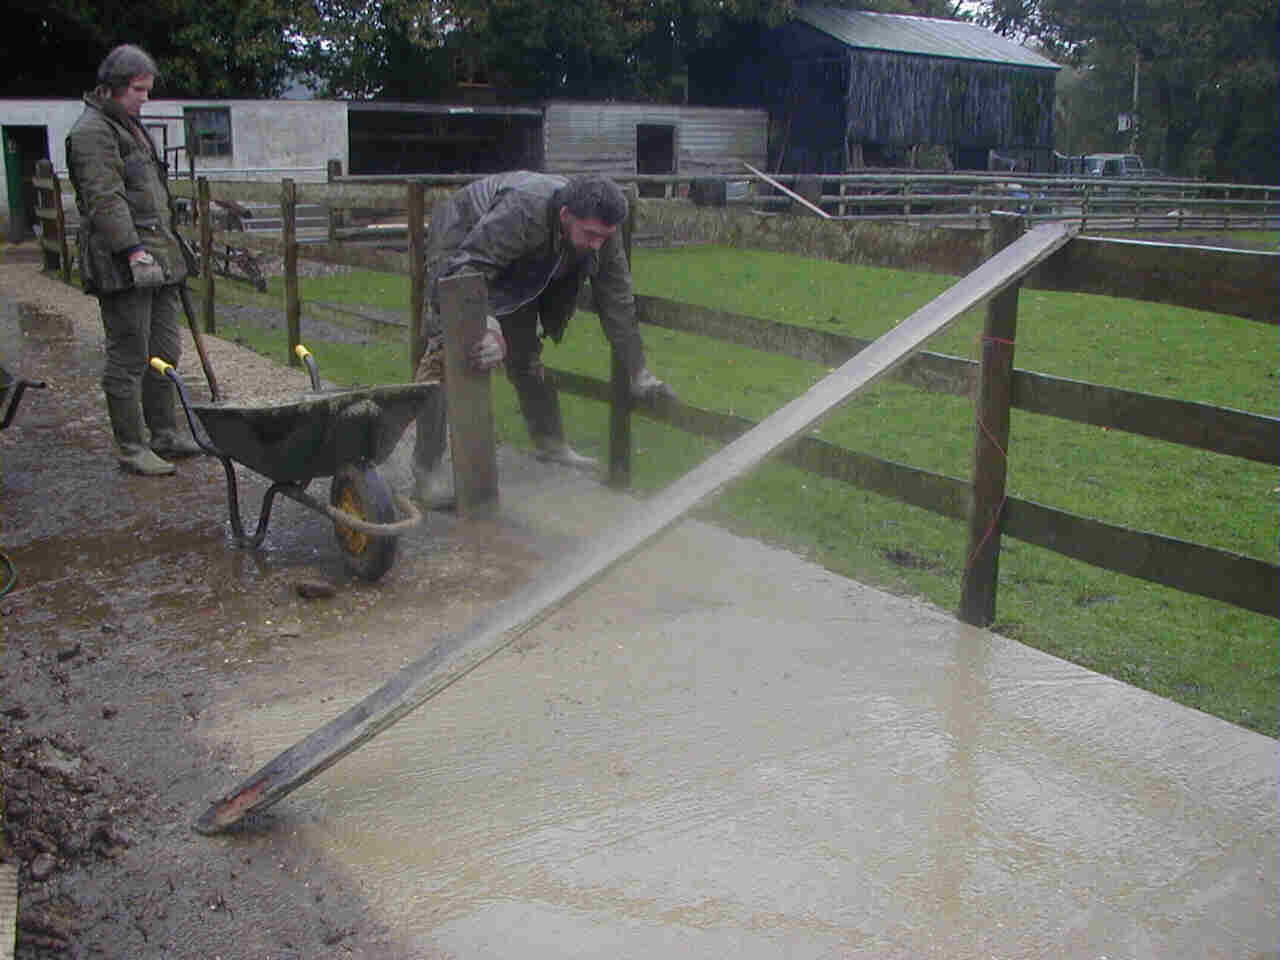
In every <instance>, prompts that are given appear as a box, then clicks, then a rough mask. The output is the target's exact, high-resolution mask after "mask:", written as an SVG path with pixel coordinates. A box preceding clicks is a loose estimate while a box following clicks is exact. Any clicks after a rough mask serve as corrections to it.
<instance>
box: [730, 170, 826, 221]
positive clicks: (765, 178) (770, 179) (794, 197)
mask: <svg viewBox="0 0 1280 960" xmlns="http://www.w3.org/2000/svg"><path fill="white" fill-rule="evenodd" d="M742 165H743V166H744V167H746V168H747V169H748V170H750V171H751V172H752V173H754V174H755V175H756V176H757V177H759V178H760V179H761V180H763V181H764V182H765V183H767V184H769V185H770V186H772V187H777V188H778V189H779V190H781V191H782V192H783V193H785V194H786V195H787V196H788V197H790V198H791V199H792V200H799V201H800V202H801V203H802V204H804V205H805V206H806V207H808V208H809V209H810V210H812V211H813V212H814V213H816V214H817V215H818V216H820V217H821V218H822V219H823V220H830V219H831V214H829V213H827V211H825V210H823V209H822V208H821V207H815V206H814V205H813V204H812V203H810V202H809V201H808V200H806V199H805V198H804V197H802V196H800V194H798V193H796V192H795V191H794V190H789V189H787V188H786V187H784V186H783V185H782V184H780V183H779V182H778V181H777V180H775V179H773V177H771V176H769V175H768V174H767V173H761V172H760V171H759V170H757V169H756V168H755V167H753V166H752V165H751V164H749V163H746V162H745V161H744V162H743V164H742Z"/></svg>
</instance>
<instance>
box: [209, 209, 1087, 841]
mask: <svg viewBox="0 0 1280 960" xmlns="http://www.w3.org/2000/svg"><path fill="white" fill-rule="evenodd" d="M1074 232H1075V230H1074V228H1073V227H1071V226H1068V225H1066V224H1053V225H1046V226H1043V227H1037V228H1036V229H1034V230H1031V231H1030V232H1028V233H1027V234H1025V235H1024V236H1023V237H1022V238H1021V239H1019V240H1018V241H1017V242H1015V243H1013V244H1011V245H1010V246H1008V247H1006V248H1005V249H1004V250H1002V251H1000V252H999V253H998V254H996V255H995V256H994V257H992V258H991V259H990V260H988V261H987V262H986V263H984V264H983V265H982V266H980V267H979V268H978V269H977V270H975V271H973V272H972V273H970V274H969V275H968V276H966V277H964V278H963V279H961V280H960V281H959V282H958V283H956V284H955V285H954V286H953V287H951V288H950V289H949V290H947V291H945V292H944V293H942V294H941V295H939V296H938V297H936V298H934V299H933V300H932V301H930V302H929V303H928V304H926V305H925V306H923V307H921V308H920V309H919V310H917V311H916V312H915V313H913V314H911V316H909V317H907V318H906V319H905V320H903V321H902V322H901V323H899V324H898V325H897V326H895V327H894V328H893V329H892V330H890V331H889V332H888V333H885V334H884V335H883V336H881V337H880V338H879V339H877V340H876V341H875V342H873V343H872V344H871V346H869V347H868V348H867V349H866V350H863V351H862V352H861V353H859V354H858V355H857V356H855V357H853V358H852V359H850V360H849V361H847V362H846V363H845V364H844V365H842V366H841V367H839V368H838V369H837V370H835V371H834V372H833V373H831V374H830V375H828V376H827V377H825V378H824V379H822V380H820V381H819V382H818V383H816V384H814V385H813V386H812V387H811V388H809V390H807V391H806V392H805V393H804V394H802V395H801V396H799V397H797V398H796V399H795V400H792V401H791V402H790V403H788V404H787V405H786V406H784V407H782V408H781V409H779V410H777V411H776V412H774V413H773V414H772V415H770V416H769V417H768V418H766V419H765V420H763V421H761V423H760V424H759V425H758V426H756V427H754V428H753V429H751V430H749V431H748V432H747V433H745V434H743V435H742V436H741V437H739V438H738V439H737V440H735V441H734V442H733V443H731V444H729V445H728V446H726V447H724V448H723V449H721V450H720V451H718V452H717V453H715V454H714V455H712V456H711V457H709V458H707V460H705V461H704V462H703V463H701V464H700V465H699V466H697V467H695V468H694V469H693V470H691V471H690V472H689V473H687V474H685V475H684V476H683V477H681V478H680V479H679V480H677V481H675V482H674V483H673V484H671V485H670V486H669V487H667V488H666V490H664V491H663V492H662V493H661V494H660V495H659V496H657V497H654V498H653V499H652V500H650V501H648V502H647V503H646V504H645V505H644V508H643V509H642V510H641V511H640V512H638V513H637V514H636V515H635V516H634V517H633V518H631V519H629V520H627V521H626V522H624V523H623V524H621V525H619V526H618V527H616V528H613V529H611V530H608V531H606V532H605V533H604V534H602V535H601V536H598V537H596V538H594V539H592V540H590V541H588V542H587V543H586V544H584V545H583V547H582V548H581V549H580V550H578V551H577V552H575V553H573V554H571V555H569V556H568V557H565V558H564V559H563V560H562V561H560V562H558V563H557V564H556V565H555V567H554V568H552V569H548V570H547V571H546V572H545V573H544V574H543V575H542V576H541V577H538V578H537V579H535V580H534V581H532V582H531V583H529V584H528V585H527V586H525V587H524V588H522V589H520V590H519V591H517V592H516V593H515V594H513V595H512V596H510V597H508V598H507V599H506V600H504V601H502V602H501V603H498V604H496V605H495V606H494V607H492V608H491V609H490V610H489V611H488V612H487V613H486V614H484V615H483V616H482V617H480V618H479V619H478V620H476V621H475V622H474V623H472V624H471V625H470V626H469V627H467V628H466V629H464V630H462V631H460V632H458V633H452V634H446V635H445V636H443V637H440V638H438V639H437V640H436V642H435V643H434V644H433V645H432V647H431V649H430V650H429V651H428V652H427V653H426V654H424V655H423V656H422V657H420V658H419V659H418V660H416V661H414V662H413V663H411V664H409V665H408V666H406V667H404V668H403V669H401V670H400V672H399V673H397V674H395V675H394V676H392V677H391V679H390V680H388V681H387V682H386V683H385V684H383V686H382V687H380V688H379V689H377V690H375V691H374V692H373V693H371V694H370V695H369V696H368V697H366V698H365V699H364V700H362V701H361V702H360V703H358V704H356V705H354V706H352V707H350V708H349V709H348V710H347V711H346V712H344V713H342V714H340V715H338V716H337V717H335V718H334V719H333V720H331V721H329V723H327V724H325V725H324V726H323V727H321V728H319V729H318V730H316V731H314V732H313V733H311V734H310V735H309V736H307V737H306V738H304V739H303V740H301V741H299V742H298V743H296V744H295V745H294V746H292V747H290V748H289V749H288V750H285V751H284V752H283V753H281V754H280V755H279V756H277V757H276V758H275V759H274V760H272V761H270V762H269V763H268V764H267V765H266V766H264V767H262V768H261V769H260V770H258V771H257V772H256V773H254V774H253V775H251V776H250V777H249V778H248V779H247V780H245V781H244V782H243V783H241V784H240V785H239V786H237V787H236V788H235V789H233V790H232V791H231V792H230V793H228V794H227V795H225V796H224V797H223V798H221V799H220V800H218V801H216V802H214V803H213V804H212V805H211V806H210V807H209V809H208V810H206V811H205V812H204V814H202V815H201V817H200V818H199V819H198V820H197V821H196V823H195V824H194V828H195V830H196V831H197V832H199V833H204V834H213V833H218V832H220V831H222V830H225V829H227V828H228V827H231V826H232V825H233V824H235V823H237V822H238V821H239V820H240V819H242V818H243V817H244V816H245V815H246V814H250V813H256V812H259V811H262V810H265V809H266V808H268V807H270V806H271V805H272V804H274V803H277V802H278V801H280V800H281V799H283V798H284V797H286V796H288V794H290V793H291V792H292V791H293V790H295V789H297V788H298V787H299V786H301V785H302V784H304V783H306V782H307V781H309V780H311V779H312V778H314V777H315V776H317V775H318V774H320V773H321V772H323V771H324V770H326V769H328V768H329V767H330V766H332V765H333V764H335V763H337V762H338V760H340V759H341V758H342V757H344V756H346V755H347V754H348V753H351V752H352V751H353V750H355V749H357V748H358V747H360V746H361V745H362V744H364V743H366V742H367V741H369V740H370V739H372V738H373V737H375V736H377V735H378V734H379V733H381V732H382V731H383V730H385V729H386V728H387V727H390V726H391V725H392V724H394V723H396V722H397V721H398V720H400V719H402V718H403V717H404V716H405V715H406V714H408V713H410V712H411V711H413V710H415V709H417V708H418V707H419V706H421V705H422V704H423V703H425V702H426V701H427V700H429V699H431V698H432V697H434V696H435V695H436V694H438V693H440V692H441V691H442V690H444V689H446V688H447V687H449V686H451V685H452V684H454V683H456V682H457V681H458V680H460V679H462V678H463V677H465V676H466V675H467V674H469V673H470V672H471V671H472V670H474V669H475V668H476V667H478V666H480V665H481V664H482V663H484V662H486V661H487V660H489V659H490V658H492V657H493V656H495V655H496V654H498V653H499V652H501V651H502V650H504V649H506V648H507V647H508V646H509V645H510V644H512V643H513V642H515V641H516V640H517V639H518V638H520V637H521V636H523V635H524V634H525V633H527V632H528V631H530V630H532V629H533V628H534V627H535V626H537V625H538V624H539V623H541V622H542V621H543V620H545V619H546V618H547V617H549V616H550V615H551V614H552V613H554V612H555V611H556V610H558V609H559V608H560V607H561V606H563V605H564V604H565V603H567V602H568V601H569V600H571V599H572V598H573V597H575V596H577V595H578V594H579V593H581V592H582V591H583V590H585V589H586V588H587V587H589V586H590V585H591V584H593V583H595V582H596V581H597V580H599V579H600V578H601V577H602V576H604V574H605V573H606V572H608V571H609V570H610V569H612V568H613V567H614V566H616V565H617V564H618V563H621V562H622V561H623V560H625V559H626V558H628V557H630V556H631V555H632V554H634V553H636V552H637V551H639V550H640V549H641V548H642V547H643V546H645V544H647V543H649V541H651V540H653V539H654V538H655V537H657V536H658V535H659V534H661V533H662V532H663V531H664V530H666V529H667V528H668V527H670V526H671V525H672V524H674V523H675V522H676V521H677V520H679V519H680V518H681V517H683V516H684V515H685V514H687V513H688V512H689V511H690V510H692V509H693V508H694V507H696V506H697V505H698V504H700V503H701V502H703V501H704V500H706V499H707V498H708V497H710V496H712V495H713V494H715V493H716V492H718V491H719V490H720V489H721V488H722V487H724V486H725V485H726V484H727V483H729V482H731V481H732V480H735V479H736V478H738V477H740V476H742V475H743V474H745V473H746V472H747V471H749V470H751V469H752V468H754V467H756V466H758V465H759V464H760V463H761V462H763V461H764V460H765V459H766V458H767V457H769V456H770V455H772V454H774V453H776V452H778V451H779V450H780V449H781V448H783V447H784V446H786V445H787V444H788V443H790V442H792V441H794V440H796V439H797V438H798V437H800V436H801V435H802V434H804V433H805V432H807V431H808V430H810V429H812V428H813V427H814V426H815V425H816V424H817V423H818V422H819V421H820V420H822V419H823V418H825V417H826V416H828V415H830V414H831V413H833V412H834V411H835V410H836V409H837V408H838V407H840V406H841V405H842V404H843V403H845V402H846V401H847V400H849V399H850V398H851V397H852V396H854V395H855V394H857V393H858V392H860V391H862V390H864V389H866V388H867V387H869V386H871V385H872V384H873V383H876V382H877V381H879V380H881V379H882V378H883V377H885V376H886V375H887V374H888V373H889V372H890V371H892V370H893V369H894V368H895V367H897V366H898V365H900V364H901V363H903V361H905V360H906V359H907V358H908V357H909V356H910V355H911V354H912V353H914V352H916V351H917V350H919V349H920V347H921V346H922V345H923V344H924V343H925V341H926V340H928V339H929V337H931V336H933V335H934V334H936V333H938V332H939V331H941V330H943V329H945V328H946V327H947V326H949V325H950V324H951V323H952V322H953V321H954V320H956V318H958V317H959V316H960V315H961V314H963V313H964V312H965V311H966V310H968V309H969V308H971V307H973V306H976V305H977V304H979V303H982V302H983V301H985V300H986V299H988V298H990V297H992V296H994V295H995V294H997V293H999V292H1000V291H1002V290H1004V289H1005V288H1006V287H1008V286H1009V285H1010V284H1011V283H1014V282H1015V281H1017V280H1018V279H1019V278H1020V277H1021V276H1022V275H1023V274H1025V273H1026V272H1027V270H1029V269H1030V268H1031V267H1033V266H1034V265H1035V264H1037V263H1039V262H1041V261H1042V260H1044V259H1045V258H1047V257H1049V256H1050V255H1051V254H1052V253H1054V251H1056V250H1058V249H1059V248H1061V247H1062V246H1064V245H1065V244H1066V243H1067V242H1068V241H1069V240H1070V239H1071V237H1072V236H1073V234H1074ZM452 415H453V413H452V410H451V411H450V417H451V418H452ZM454 455H455V456H456V455H457V453H456V451H455V454H454Z"/></svg>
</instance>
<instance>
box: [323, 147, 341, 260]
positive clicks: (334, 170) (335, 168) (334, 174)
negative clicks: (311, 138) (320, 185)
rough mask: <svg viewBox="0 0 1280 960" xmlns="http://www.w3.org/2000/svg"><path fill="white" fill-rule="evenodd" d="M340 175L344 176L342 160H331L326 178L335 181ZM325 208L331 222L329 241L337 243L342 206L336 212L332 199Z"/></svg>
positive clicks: (327, 165) (327, 217) (326, 168)
mask: <svg viewBox="0 0 1280 960" xmlns="http://www.w3.org/2000/svg"><path fill="white" fill-rule="evenodd" d="M340 176H342V161H341V160H330V161H329V162H328V163H327V164H326V165H325V178H326V179H327V180H328V182H329V183H333V182H334V181H335V180H336V179H337V178H338V177H340ZM324 209H325V214H326V216H325V219H326V220H328V223H329V242H330V243H337V242H338V225H339V224H340V223H341V222H342V212H341V208H339V210H338V212H337V213H335V212H334V206H333V201H332V200H330V201H328V202H326V203H325V208H324Z"/></svg>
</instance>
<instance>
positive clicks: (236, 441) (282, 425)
mask: <svg viewBox="0 0 1280 960" xmlns="http://www.w3.org/2000/svg"><path fill="white" fill-rule="evenodd" d="M439 389H441V387H440V385H439V384H436V383H406V384H395V385H391V386H383V387H362V388H358V389H352V390H332V391H322V392H316V393H306V394H304V395H303V396H301V397H299V399H297V400H295V401H293V402H290V403H282V404H274V405H269V406H267V405H264V406H241V405H237V404H236V402H235V401H234V400H230V401H225V402H220V403H204V404H197V403H193V404H191V410H192V412H194V413H195V414H196V416H198V417H199V418H200V423H201V424H202V425H203V426H204V428H205V431H206V432H207V433H208V434H209V438H210V439H211V440H212V441H213V445H214V446H215V447H217V448H218V449H219V450H220V451H221V452H222V453H223V454H224V455H226V456H227V457H229V458H230V459H232V460H235V461H236V462H238V463H241V464H243V465H244V466H246V467H248V468H249V469H251V470H255V471H257V472H258V473H260V474H262V475H263V476H265V477H269V478H271V479H272V480H274V481H276V482H278V483H279V482H293V483H306V482H307V481H309V480H311V479H312V478H314V477H328V476H333V475H334V474H336V473H337V472H338V470H339V468H341V467H342V465H343V464H349V463H358V462H361V461H368V462H370V463H374V464H378V463H382V462H383V461H384V460H386V459H387V457H388V456H390V455H391V451H392V450H394V449H395V446H396V444H398V443H399V442H400V438H401V437H402V436H403V435H404V431H405V428H406V427H407V426H408V425H409V422H410V421H411V420H412V419H413V418H414V415H415V414H416V413H417V411H418V409H419V407H421V406H422V404H423V403H424V402H425V401H426V400H427V398H428V396H429V395H430V393H431V392H432V391H436V390H439Z"/></svg>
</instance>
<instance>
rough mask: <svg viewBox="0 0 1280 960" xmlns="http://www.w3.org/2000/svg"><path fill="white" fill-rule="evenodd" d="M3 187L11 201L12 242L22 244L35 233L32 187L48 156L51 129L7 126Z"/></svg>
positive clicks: (2, 135)
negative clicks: (37, 169)
mask: <svg viewBox="0 0 1280 960" xmlns="http://www.w3.org/2000/svg"><path fill="white" fill-rule="evenodd" d="M0 138H2V139H3V140H4V184H5V192H6V194H7V196H8V198H9V211H8V212H9V234H8V236H9V240H10V242H12V243H21V242H22V241H23V240H26V239H27V238H28V237H30V236H31V235H32V233H33V230H32V228H33V226H34V225H35V222H36V194H35V188H34V187H33V186H32V185H31V178H32V177H33V176H35V172H36V164H37V163H39V162H40V161H41V160H46V159H48V157H49V128H48V127H36V126H5V127H2V128H0Z"/></svg>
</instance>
